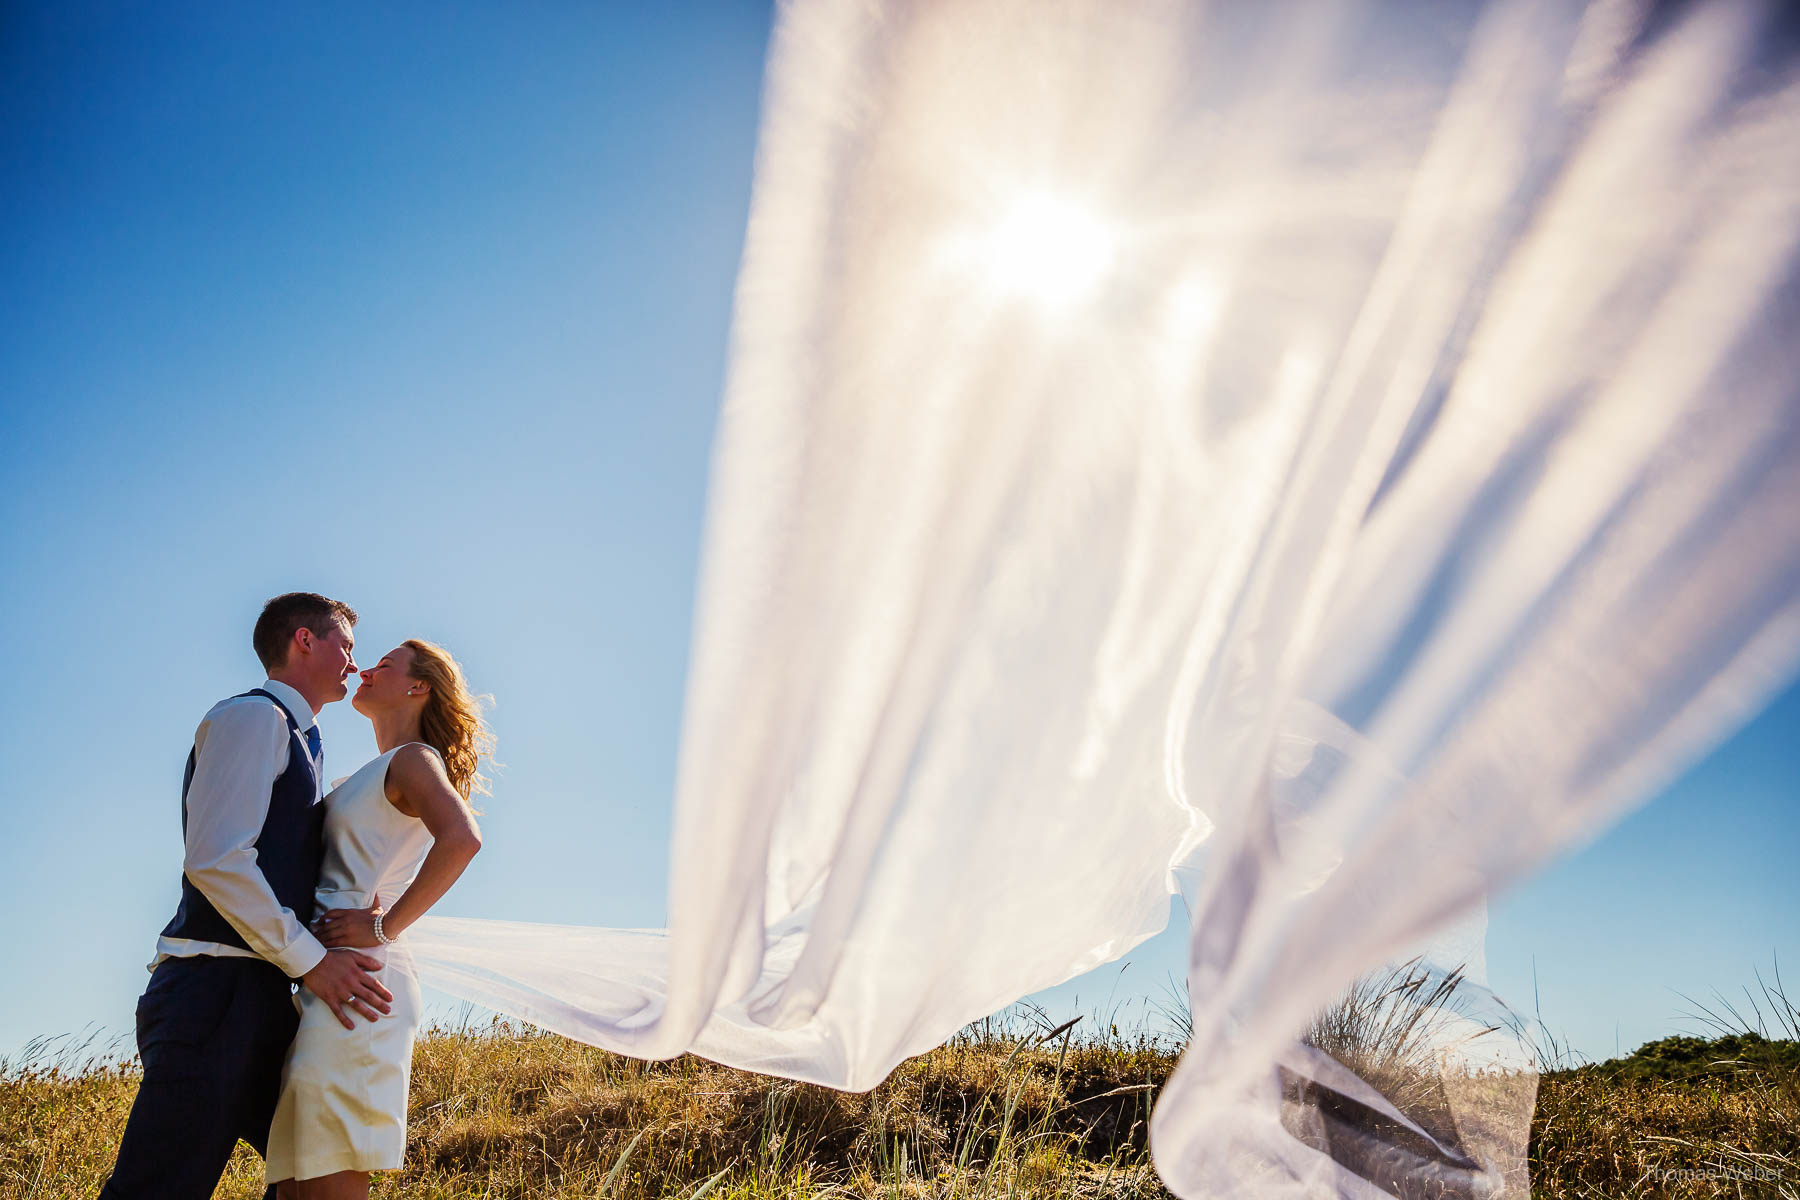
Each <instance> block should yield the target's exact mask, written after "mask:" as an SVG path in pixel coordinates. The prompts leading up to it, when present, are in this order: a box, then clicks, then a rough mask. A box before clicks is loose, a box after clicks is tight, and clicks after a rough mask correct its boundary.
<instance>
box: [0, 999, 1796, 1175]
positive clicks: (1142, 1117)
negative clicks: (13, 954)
mask: <svg viewBox="0 0 1800 1200" xmlns="http://www.w3.org/2000/svg"><path fill="white" fill-rule="evenodd" d="M1175 1058H1176V1050H1175V1048H1174V1047H1172V1046H1170V1045H1168V1044H1167V1043H1162V1042H1157V1041H1155V1040H1152V1039H1149V1038H1144V1037H1139V1038H1137V1039H1135V1040H1122V1039H1119V1038H1107V1039H1104V1040H1101V1041H1085V1042H1084V1041H1082V1040H1079V1039H1077V1038H1075V1037H1074V1036H1073V1031H1069V1030H1064V1031H1061V1032H1059V1033H1058V1034H1057V1035H1056V1036H1054V1037H1045V1036H1043V1035H1041V1034H1039V1035H1035V1036H1034V1035H1023V1034H1020V1033H1017V1032H1008V1031H1003V1030H1001V1029H999V1028H997V1027H994V1026H987V1027H985V1028H982V1027H978V1028H975V1029H971V1030H969V1031H967V1032H966V1033H965V1034H964V1035H962V1036H960V1037H958V1038H957V1039H955V1040H954V1041H952V1042H951V1043H950V1044H949V1045H946V1046H944V1047H941V1048H939V1049H937V1050H934V1051H932V1052H930V1053H929V1054H925V1055H921V1056H920V1057H918V1058H915V1059H912V1060H910V1061H908V1062H906V1063H905V1064H903V1065H902V1066H901V1067H900V1068H899V1069H898V1070H897V1071H895V1073H894V1074H893V1076H892V1077H891V1078H890V1079H889V1080H888V1081H887V1082H886V1083H884V1084H882V1085H881V1086H880V1087H878V1088H876V1089H875V1090H874V1091H872V1092H870V1093H868V1094H866V1095H856V1094H847V1093H843V1092H836V1091H832V1090H830V1089H828V1088H821V1087H813V1086H809V1085H801V1084H794V1083H790V1082H786V1081H783V1080H776V1079H770V1078H767V1077H764V1076H759V1075H752V1074H748V1073H745V1072H742V1071H735V1070H731V1069H728V1068H725V1067H720V1066H717V1065H715V1064H712V1063H708V1062H705V1061H703V1060H700V1059H695V1058H682V1059H677V1060H674V1061H672V1062H667V1063H645V1062H639V1061H636V1060H633V1059H628V1058H623V1057H620V1056H618V1055H614V1054H609V1053H606V1052H604V1051H601V1050H596V1049H593V1048H591V1047H587V1046H582V1045H578V1044H575V1043H571V1042H568V1041H565V1040H563V1039H561V1038H558V1037H554V1036H551V1035H546V1034H538V1033H531V1032H525V1031H521V1030H517V1029H509V1028H507V1027H505V1026H495V1027H489V1028H483V1029H478V1030H470V1029H448V1028H438V1029H435V1030H433V1031H432V1032H431V1033H430V1034H429V1036H427V1037H425V1038H423V1039H422V1040H421V1042H420V1043H419V1045H418V1049H417V1054H416V1058H415V1065H414V1075H413V1095H412V1114H411V1126H412V1135H411V1141H410V1146H409V1149H408V1165H407V1169H406V1170H405V1171H404V1172H401V1173H399V1174H396V1175H392V1176H385V1177H379V1178H378V1182H377V1185H376V1195H378V1196H387V1197H405V1198H406V1200H428V1198H430V1200H438V1198H443V1200H449V1198H451V1197H455V1198H457V1200H467V1198H473V1197H490V1196H491V1197H502V1196H504V1197H533V1198H536V1197H554V1198H557V1200H563V1198H567V1200H573V1198H575V1197H582V1198H584V1200H587V1198H590V1197H598V1196H614V1197H621V1198H624V1200H639V1198H646V1200H647V1198H649V1197H663V1196H671V1197H674V1196H682V1197H689V1198H694V1200H697V1198H699V1197H702V1196H706V1197H712V1198H717V1200H725V1198H730V1197H777V1196H779V1197H784V1198H785V1197H812V1196H824V1195H828V1194H829V1195H854V1196H866V1197H924V1196H946V1197H949V1196H957V1197H961V1196H967V1197H1048V1196H1068V1197H1138V1196H1164V1195H1167V1194H1168V1193H1167V1192H1166V1191H1165V1190H1164V1189H1163V1187H1162V1185H1161V1183H1160V1181H1159V1180H1158V1178H1157V1176H1156V1173H1155V1170H1154V1168H1153V1167H1152V1166H1151V1164H1150V1161H1149V1155H1148V1151H1147V1148H1146V1144H1145V1124H1146V1121H1147V1119H1148V1115H1149V1110H1150V1107H1151V1105H1152V1104H1153V1102H1154V1100H1155V1096H1156V1093H1157V1091H1158V1089H1159V1088H1160V1087H1161V1086H1162V1084H1163V1082H1164V1081H1165V1080H1166V1079H1167V1077H1168V1074H1169V1072H1170V1070H1171V1069H1172V1068H1173V1066H1174V1063H1175ZM134 1088H135V1076H134V1072H133V1068H132V1066H131V1064H130V1063H129V1061H127V1062H122V1063H121V1062H117V1061H106V1060H104V1059H103V1058H97V1057H95V1058H85V1059H84V1058H83V1057H82V1056H81V1055H80V1054H79V1053H71V1052H67V1051H65V1052H64V1053H63V1054H62V1055H61V1059H60V1062H57V1063H52V1062H51V1061H49V1057H48V1056H47V1055H45V1054H44V1053H41V1052H40V1053H39V1054H38V1055H37V1056H35V1058H34V1059H33V1060H31V1061H28V1062H26V1063H24V1064H13V1065H9V1066H6V1067H4V1068H3V1069H0V1198H3V1200H24V1198H26V1197H30V1198H32V1200H38V1198H47V1197H59V1198H60V1197H76V1196H92V1195H94V1194H95V1193H96V1192H97V1191H98V1189H99V1186H100V1183H101V1181H102V1180H103V1179H104V1178H105V1174H106V1171H107V1170H108V1168H109V1166H110V1164H111V1161H112V1155H113V1151H114V1149H115V1147H116V1145H117V1138H118V1136H119V1132H120V1130H121V1128H122V1127H123V1124H124V1120H125V1114H126V1112H127V1110H128V1108H129V1106H130V1103H131V1098H132V1095H133V1091H134ZM259 1181H260V1171H259V1168H258V1164H257V1161H256V1159H255V1157H254V1156H253V1155H252V1154H251V1153H250V1152H249V1151H248V1150H247V1149H246V1148H244V1147H239V1151H238V1156H237V1157H236V1158H235V1159H234V1160H233V1162H232V1166H231V1170H230V1172H229V1174H228V1175H227V1178H226V1182H225V1184H224V1186H222V1187H221V1188H220V1191H219V1193H218V1194H219V1195H220V1196H222V1197H237V1198H245V1200H248V1198H251V1197H255V1196H257V1195H259V1194H260V1192H259ZM1532 1182H1533V1188H1532V1190H1533V1194H1534V1195H1536V1196H1540V1197H1558V1198H1561V1197H1571V1198H1573V1197H1635V1196H1657V1197H1683V1198H1685V1197H1714V1196H1737V1195H1742V1196H1795V1195H1797V1194H1800V1048H1797V1047H1796V1043H1794V1042H1792V1041H1776V1042H1767V1041H1763V1040H1761V1039H1760V1038H1756V1037H1754V1036H1750V1037H1745V1036H1742V1035H1740V1036H1737V1037H1735V1038H1729V1039H1717V1040H1713V1041H1702V1040H1700V1039H1694V1038H1686V1039H1668V1040H1667V1041H1665V1042H1659V1043H1653V1044H1652V1045H1650V1046H1647V1047H1644V1048H1643V1049H1642V1050H1640V1051H1639V1052H1638V1053H1637V1054H1634V1055H1633V1056H1631V1057H1630V1058H1628V1059H1625V1060H1620V1061H1616V1062H1611V1063H1603V1064H1597V1065H1589V1066H1583V1067H1580V1068H1576V1069H1570V1070H1560V1071H1553V1072H1550V1073H1548V1074H1546V1075H1545V1076H1544V1078H1543V1081H1542V1087H1541V1091H1540V1097H1539V1103H1538V1108H1537V1117H1536V1119H1535V1121H1534V1122H1533V1127H1532Z"/></svg>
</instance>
